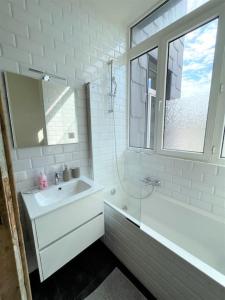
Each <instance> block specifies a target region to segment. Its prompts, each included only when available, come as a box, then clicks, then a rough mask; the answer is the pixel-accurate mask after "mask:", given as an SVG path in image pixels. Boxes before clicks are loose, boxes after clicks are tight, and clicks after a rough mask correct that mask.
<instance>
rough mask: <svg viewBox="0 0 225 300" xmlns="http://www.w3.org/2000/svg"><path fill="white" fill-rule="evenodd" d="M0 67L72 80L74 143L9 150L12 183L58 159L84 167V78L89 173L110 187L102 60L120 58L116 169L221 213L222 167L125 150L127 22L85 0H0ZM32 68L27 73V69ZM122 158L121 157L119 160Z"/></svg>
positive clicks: (51, 168)
mask: <svg viewBox="0 0 225 300" xmlns="http://www.w3.org/2000/svg"><path fill="white" fill-rule="evenodd" d="M0 8H1V9H0V69H1V70H8V71H13V72H17V73H21V74H29V72H28V68H29V67H33V68H37V69H41V70H45V71H47V72H51V73H55V74H57V75H59V76H65V77H66V79H67V81H68V84H69V85H71V86H74V87H75V88H76V100H77V112H78V129H79V144H76V145H63V146H50V147H40V148H32V149H18V150H15V151H13V163H14V167H15V175H16V180H17V188H18V190H23V189H26V188H30V187H31V186H33V185H35V184H36V179H37V175H38V172H39V171H41V170H43V171H45V172H46V173H47V175H48V176H49V178H50V180H53V174H54V172H55V171H57V170H60V169H61V167H62V165H63V164H64V163H66V164H68V165H69V166H80V167H81V171H82V173H83V174H87V175H88V174H89V172H90V162H89V156H88V153H89V150H88V137H87V123H86V103H85V93H84V88H83V86H82V85H83V84H84V83H85V82H89V81H90V82H92V83H93V90H92V106H91V110H92V111H91V114H92V127H93V128H92V129H93V158H94V162H93V165H94V175H95V178H96V180H98V181H100V182H101V183H103V184H105V185H106V186H107V187H110V186H111V187H112V186H113V185H115V184H118V178H117V175H116V168H115V154H114V131H113V115H112V114H109V113H108V109H109V96H108V93H109V85H110V82H109V72H108V71H109V70H108V66H107V65H106V62H107V61H108V60H109V59H111V58H120V59H119V63H116V68H115V70H114V72H115V76H116V79H117V83H118V96H117V97H116V98H115V123H116V136H117V139H118V149H117V152H118V159H119V163H120V171H121V174H122V175H123V172H125V179H129V180H130V181H132V180H133V179H134V180H135V182H137V180H139V179H140V178H141V177H143V176H145V175H148V176H150V175H151V176H154V177H156V178H159V179H160V180H161V182H162V186H161V187H160V188H158V189H157V190H158V192H161V193H163V194H165V195H169V196H171V197H173V198H175V199H177V200H178V201H183V202H186V203H188V204H189V205H192V206H194V207H196V208H200V209H201V210H203V211H207V212H210V213H213V214H215V215H217V216H218V217H223V218H224V217H225V168H224V167H223V166H216V165H211V164H208V163H203V162H194V161H188V160H182V159H175V158H169V157H162V156H158V155H154V154H153V155H145V154H142V158H141V164H140V160H136V158H137V157H136V156H135V155H136V154H135V153H134V152H132V151H125V149H126V140H127V68H126V60H123V59H121V56H122V55H123V54H124V53H125V52H126V45H127V29H126V28H121V27H119V25H118V26H116V25H115V24H110V23H109V22H108V21H107V20H105V19H104V18H103V17H104V16H103V17H99V15H98V14H96V12H95V11H94V10H93V7H92V8H91V7H88V6H87V5H86V4H85V2H84V1H82V0H77V1H60V0H29V1H25V0H17V1H16V0H15V1H13V0H11V1H7V0H5V1H1V3H0ZM30 75H32V76H33V74H31V73H30ZM124 163H125V165H124Z"/></svg>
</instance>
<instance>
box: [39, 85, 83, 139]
mask: <svg viewBox="0 0 225 300" xmlns="http://www.w3.org/2000/svg"><path fill="white" fill-rule="evenodd" d="M42 91H43V99H44V112H45V122H46V131H47V140H48V145H56V144H69V143H77V142H78V135H77V120H76V114H75V111H76V109H75V94H74V90H73V89H71V88H70V87H68V86H60V85H56V84H53V83H49V82H46V81H42Z"/></svg>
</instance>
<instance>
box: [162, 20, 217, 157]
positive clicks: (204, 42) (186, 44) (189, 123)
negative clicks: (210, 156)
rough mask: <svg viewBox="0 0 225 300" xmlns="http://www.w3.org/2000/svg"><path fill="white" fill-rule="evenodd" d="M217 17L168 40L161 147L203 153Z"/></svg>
mask: <svg viewBox="0 0 225 300" xmlns="http://www.w3.org/2000/svg"><path fill="white" fill-rule="evenodd" d="M217 25H218V19H215V20H213V21H210V22H209V23H207V24H205V25H203V26H201V27H199V28H197V29H196V30H194V31H192V32H190V33H188V34H186V35H184V36H182V37H180V38H178V39H176V40H174V41H172V42H170V43H169V56H168V68H167V85H166V107H165V129H164V148H165V149H169V150H180V151H191V152H203V151H204V139H205V129H206V121H207V114H208V104H209V95H210V88H211V77H212V69H213V61H214V52H215V44H216V34H217Z"/></svg>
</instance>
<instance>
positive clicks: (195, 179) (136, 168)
mask: <svg viewBox="0 0 225 300" xmlns="http://www.w3.org/2000/svg"><path fill="white" fill-rule="evenodd" d="M138 155H139V156H140V157H139V159H137V154H136V153H134V152H133V151H127V152H126V153H125V157H126V159H125V166H126V173H125V178H126V179H129V178H130V177H131V176H133V180H134V181H136V182H137V181H138V180H139V179H140V178H143V177H144V176H152V177H154V178H159V179H160V180H161V187H159V188H157V192H158V193H162V194H164V195H167V196H171V197H173V198H174V199H176V200H178V201H182V202H185V203H187V204H189V205H192V206H194V207H196V208H198V209H201V210H203V211H206V212H209V213H212V214H214V215H217V216H218V217H222V218H224V217H225V174H224V172H225V167H223V166H217V165H214V164H209V163H205V162H197V161H191V160H184V159H178V158H170V157H162V156H159V155H156V154H152V155H146V154H144V153H142V154H138ZM129 166H131V167H130V168H129ZM131 169H132V170H131ZM131 171H132V172H131ZM131 173H132V174H133V175H132V174H131Z"/></svg>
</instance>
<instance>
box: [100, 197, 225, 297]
mask: <svg viewBox="0 0 225 300" xmlns="http://www.w3.org/2000/svg"><path fill="white" fill-rule="evenodd" d="M105 198H106V200H105V203H106V204H107V205H109V206H110V207H112V208H113V209H114V210H116V211H117V212H119V213H120V214H121V215H122V216H124V217H126V218H129V219H130V220H131V221H132V222H134V223H136V224H137V225H138V226H139V227H140V231H142V232H143V233H144V234H145V235H148V236H149V237H150V238H152V239H154V240H156V241H157V242H159V243H160V244H161V245H163V246H165V247H166V249H169V250H170V251H172V252H173V253H175V254H176V255H177V256H178V257H180V258H182V259H183V260H184V261H186V262H188V263H189V264H191V265H192V266H193V267H194V268H193V270H195V269H197V270H198V271H200V272H202V273H203V274H205V275H206V276H207V278H210V279H212V281H213V282H216V283H217V284H218V285H219V286H220V287H221V288H222V289H224V297H222V298H215V299H222V300H223V299H225V221H224V220H219V219H217V218H216V217H213V216H211V215H210V214H207V213H202V212H201V211H200V210H198V209H193V208H191V207H190V206H188V205H185V204H183V203H179V202H177V201H175V200H173V199H171V198H169V197H165V196H163V195H161V194H158V193H154V194H153V195H152V196H151V197H150V198H148V199H145V200H141V205H140V202H138V200H133V199H128V198H126V197H125V196H124V195H123V194H122V193H119V194H115V195H111V194H110V193H108V196H107V197H105ZM124 207H125V208H126V211H124ZM106 222H107V221H106ZM120 247H121V246H120ZM128 267H129V266H128ZM171 276H172V275H171ZM197 299H202V298H197ZM212 300H213V299H212Z"/></svg>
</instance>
